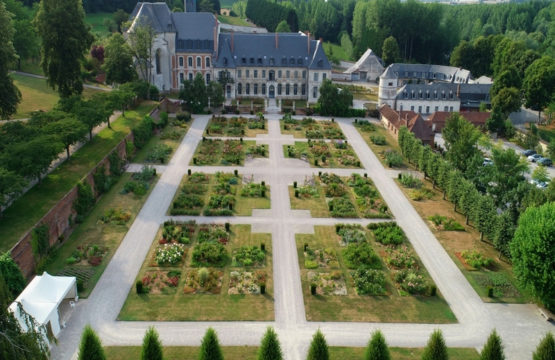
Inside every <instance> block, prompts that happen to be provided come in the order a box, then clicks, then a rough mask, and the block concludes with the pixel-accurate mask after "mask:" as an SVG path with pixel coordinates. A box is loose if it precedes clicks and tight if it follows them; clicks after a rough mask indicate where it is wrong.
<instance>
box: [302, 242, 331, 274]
mask: <svg viewBox="0 0 555 360" xmlns="http://www.w3.org/2000/svg"><path fill="white" fill-rule="evenodd" d="M304 259H305V260H304V267H305V268H307V269H316V268H338V267H339V262H338V261H337V253H336V251H335V249H333V248H325V249H314V250H313V249H311V248H310V247H308V246H306V250H305V251H304Z"/></svg>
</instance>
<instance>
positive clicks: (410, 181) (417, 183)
mask: <svg viewBox="0 0 555 360" xmlns="http://www.w3.org/2000/svg"><path fill="white" fill-rule="evenodd" d="M399 182H400V183H401V185H403V186H404V187H406V188H411V189H420V188H421V187H422V180H420V179H419V178H417V177H416V176H413V175H412V174H406V173H403V174H401V178H400V179H399Z"/></svg>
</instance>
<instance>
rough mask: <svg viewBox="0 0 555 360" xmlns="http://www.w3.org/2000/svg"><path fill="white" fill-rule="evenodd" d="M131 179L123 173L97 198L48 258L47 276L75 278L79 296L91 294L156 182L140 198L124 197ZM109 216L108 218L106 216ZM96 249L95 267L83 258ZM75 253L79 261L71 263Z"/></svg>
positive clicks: (89, 260)
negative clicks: (125, 188) (92, 206)
mask: <svg viewBox="0 0 555 360" xmlns="http://www.w3.org/2000/svg"><path fill="white" fill-rule="evenodd" d="M131 180H132V175H131V174H128V173H126V174H123V175H122V176H121V178H120V179H119V180H118V181H117V182H116V183H115V184H114V185H113V186H112V188H111V189H110V190H109V191H108V192H107V193H106V194H104V195H103V196H102V197H101V198H100V200H99V201H98V203H97V204H96V205H95V206H94V208H93V209H92V211H91V213H90V214H89V215H88V216H87V217H86V218H85V219H84V221H83V223H81V224H80V225H78V226H77V227H76V228H75V230H74V231H73V233H72V234H71V236H70V238H69V239H68V240H67V241H66V242H64V244H63V245H62V246H61V247H60V248H58V249H57V250H55V252H54V253H53V255H51V256H52V261H51V263H50V264H49V265H48V266H47V268H46V271H48V273H50V274H57V275H64V276H77V278H78V279H79V280H81V281H82V283H83V289H80V291H79V297H88V295H89V294H90V293H91V291H92V290H93V288H94V286H95V285H96V282H97V281H98V279H99V278H100V276H101V275H102V273H103V272H104V269H105V268H106V266H107V265H108V263H109V262H110V259H111V258H112V255H113V254H114V253H115V251H116V249H117V248H118V247H119V244H120V243H121V241H122V240H123V238H124V237H125V234H126V233H127V230H129V227H130V226H131V224H133V221H134V220H135V217H136V216H137V214H138V213H139V211H140V210H141V208H142V206H143V204H144V202H145V201H146V199H147V198H148V194H149V193H150V190H152V188H154V185H155V184H156V179H154V180H152V182H151V183H150V184H149V191H148V193H146V194H145V195H142V196H138V195H135V194H134V193H128V194H123V193H122V192H123V189H124V186H125V183H127V182H128V181H131ZM114 210H115V212H114ZM111 211H112V214H110V212H111ZM109 214H110V215H111V216H109V217H108V216H107V215H109ZM95 246H96V247H97V248H98V249H99V253H100V254H101V255H100V256H101V262H100V263H98V264H96V263H94V259H91V258H89V259H86V254H84V253H86V252H87V250H90V249H91V248H93V247H95ZM90 251H92V250H90ZM76 253H77V254H78V253H81V254H79V255H77V256H79V257H81V258H82V260H81V261H78V262H75V263H72V264H70V263H71V262H73V260H70V259H76V255H75V254H76ZM91 263H92V264H91Z"/></svg>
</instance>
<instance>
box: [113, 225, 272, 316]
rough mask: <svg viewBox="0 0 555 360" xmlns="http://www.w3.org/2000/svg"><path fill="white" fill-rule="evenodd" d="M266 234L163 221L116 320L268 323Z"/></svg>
mask: <svg viewBox="0 0 555 360" xmlns="http://www.w3.org/2000/svg"><path fill="white" fill-rule="evenodd" d="M272 292H273V283H272V246H271V235H270V234H253V233H251V230H250V225H234V226H229V225H225V226H224V225H215V224H202V225H199V224H196V223H195V222H187V223H174V222H166V223H165V224H164V225H163V226H162V228H161V229H160V231H159V232H158V234H157V236H156V239H155V241H154V242H153V244H152V246H151V249H150V251H149V253H148V255H147V257H146V259H145V262H144V263H143V266H142V268H141V270H140V271H139V274H138V276H137V280H136V284H135V287H134V288H132V289H131V291H130V292H129V295H128V297H127V300H126V302H125V304H124V307H123V309H122V311H121V313H120V315H119V319H120V320H150V321H189V320H191V321H204V320H264V321H268V320H273V319H274V311H273V296H272Z"/></svg>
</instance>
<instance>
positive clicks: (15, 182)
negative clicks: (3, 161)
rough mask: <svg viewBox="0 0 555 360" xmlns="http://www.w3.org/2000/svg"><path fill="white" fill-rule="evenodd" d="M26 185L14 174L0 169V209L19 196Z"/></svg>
mask: <svg viewBox="0 0 555 360" xmlns="http://www.w3.org/2000/svg"><path fill="white" fill-rule="evenodd" d="M26 184H27V182H26V181H25V179H23V178H22V177H21V176H19V175H18V174H16V173H15V172H13V171H9V170H6V169H4V168H3V167H0V209H1V208H2V207H3V206H4V205H7V204H8V203H9V202H10V201H11V200H12V199H13V198H14V197H16V196H17V195H19V194H20V193H21V191H22V190H23V188H24V187H25V185H26Z"/></svg>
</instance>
